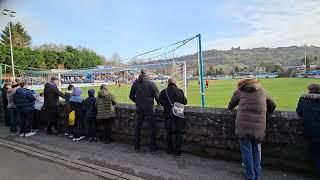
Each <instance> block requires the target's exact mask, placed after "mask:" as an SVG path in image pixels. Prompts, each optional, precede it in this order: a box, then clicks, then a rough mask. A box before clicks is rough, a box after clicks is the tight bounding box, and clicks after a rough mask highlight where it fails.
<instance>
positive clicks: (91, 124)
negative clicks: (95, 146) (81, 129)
mask: <svg viewBox="0 0 320 180" xmlns="http://www.w3.org/2000/svg"><path fill="white" fill-rule="evenodd" d="M86 120H87V125H88V136H89V137H92V138H95V137H97V119H96V118H86Z"/></svg>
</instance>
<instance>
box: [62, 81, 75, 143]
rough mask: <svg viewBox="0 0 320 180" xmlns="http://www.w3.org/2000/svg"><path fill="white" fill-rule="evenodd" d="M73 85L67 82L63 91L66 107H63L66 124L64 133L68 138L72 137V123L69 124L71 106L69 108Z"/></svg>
mask: <svg viewBox="0 0 320 180" xmlns="http://www.w3.org/2000/svg"><path fill="white" fill-rule="evenodd" d="M73 89H74V86H73V85H72V84H69V86H68V90H67V91H66V92H65V93H64V96H65V103H66V108H65V111H66V112H65V113H66V122H67V124H68V128H67V132H65V133H64V135H65V136H69V137H70V138H73V127H74V126H73V125H70V124H69V114H70V113H71V108H70V102H69V101H70V97H71V95H72V92H73Z"/></svg>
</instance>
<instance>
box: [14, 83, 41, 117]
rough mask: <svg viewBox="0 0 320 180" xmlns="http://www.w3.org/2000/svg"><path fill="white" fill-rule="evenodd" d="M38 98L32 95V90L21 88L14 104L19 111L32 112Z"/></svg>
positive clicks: (15, 95) (15, 96) (16, 94)
mask: <svg viewBox="0 0 320 180" xmlns="http://www.w3.org/2000/svg"><path fill="white" fill-rule="evenodd" d="M35 100H36V98H35V97H34V96H33V95H32V94H31V92H30V89H26V88H19V89H17V91H16V93H15V94H14V104H15V105H16V108H17V111H20V112H32V111H33V110H34V101H35Z"/></svg>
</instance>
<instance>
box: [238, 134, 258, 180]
mask: <svg viewBox="0 0 320 180" xmlns="http://www.w3.org/2000/svg"><path fill="white" fill-rule="evenodd" d="M240 149H241V157H242V162H243V163H244V165H245V169H246V177H247V179H248V180H260V179H261V144H260V143H257V142H255V141H253V140H251V139H248V138H242V139H240Z"/></svg>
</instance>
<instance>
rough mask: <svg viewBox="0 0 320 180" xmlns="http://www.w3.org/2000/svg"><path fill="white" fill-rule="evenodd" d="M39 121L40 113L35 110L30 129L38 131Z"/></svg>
mask: <svg viewBox="0 0 320 180" xmlns="http://www.w3.org/2000/svg"><path fill="white" fill-rule="evenodd" d="M40 121H41V111H40V110H37V109H35V110H34V118H33V122H32V129H39V123H40Z"/></svg>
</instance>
